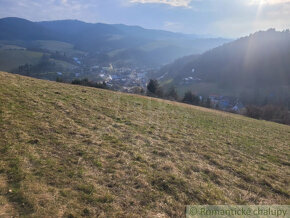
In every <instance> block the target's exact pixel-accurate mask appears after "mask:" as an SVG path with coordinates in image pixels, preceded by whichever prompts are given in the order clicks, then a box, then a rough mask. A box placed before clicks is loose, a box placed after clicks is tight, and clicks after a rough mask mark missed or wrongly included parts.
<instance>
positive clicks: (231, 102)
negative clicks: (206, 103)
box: [209, 95, 245, 113]
mask: <svg viewBox="0 0 290 218" xmlns="http://www.w3.org/2000/svg"><path fill="white" fill-rule="evenodd" d="M209 99H210V102H211V105H212V107H214V108H218V109H220V110H225V111H235V112H237V113H240V112H241V110H242V109H244V108H245V106H244V105H243V103H242V102H241V101H240V100H239V99H238V98H235V97H231V96H223V95H210V96H209Z"/></svg>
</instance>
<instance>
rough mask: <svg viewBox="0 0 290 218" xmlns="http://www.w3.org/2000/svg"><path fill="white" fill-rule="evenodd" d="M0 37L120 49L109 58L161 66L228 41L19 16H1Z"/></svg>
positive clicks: (27, 43) (94, 50)
mask: <svg viewBox="0 0 290 218" xmlns="http://www.w3.org/2000/svg"><path fill="white" fill-rule="evenodd" d="M0 40H9V43H10V44H11V43H12V44H16V45H22V46H26V47H31V46H32V47H33V46H34V47H35V45H36V44H35V43H34V44H31V43H32V42H33V41H34V40H53V41H59V42H66V43H70V44H73V45H74V48H75V49H77V50H82V51H85V52H90V53H93V54H95V55H99V54H100V53H101V54H104V55H106V54H107V53H108V52H112V51H116V50H119V49H123V52H124V54H127V55H123V54H120V55H117V56H115V57H112V59H111V60H110V61H111V62H114V61H116V60H117V61H116V62H120V61H121V62H124V63H129V64H131V65H137V66H140V65H141V66H143V65H150V66H151V65H154V66H161V65H162V64H166V63H169V62H170V61H173V60H174V59H176V58H178V57H182V56H184V55H189V54H192V53H195V54H196V53H202V52H205V51H206V50H208V49H211V48H214V47H216V46H219V45H221V44H223V43H225V42H228V41H229V40H227V39H222V38H212V39H206V38H200V37H198V36H195V35H186V34H180V33H172V32H168V31H161V30H149V29H144V28H141V27H138V26H126V25H121V24H118V25H109V24H102V23H96V24H91V23H85V22H82V21H77V20H60V21H46V22H31V21H28V20H24V19H20V18H3V19H0ZM152 45H154V46H152ZM160 51H162V55H156V57H155V58H154V59H153V58H152V54H154V53H158V54H159V53H160ZM140 60H141V61H140ZM143 62H144V63H143ZM0 67H1V66H0ZM0 69H1V68H0Z"/></svg>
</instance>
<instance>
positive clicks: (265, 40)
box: [159, 29, 290, 101]
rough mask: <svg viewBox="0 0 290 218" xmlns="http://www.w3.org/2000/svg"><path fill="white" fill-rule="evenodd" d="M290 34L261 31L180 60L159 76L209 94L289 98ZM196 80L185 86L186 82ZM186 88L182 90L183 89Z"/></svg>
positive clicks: (175, 83) (257, 97) (178, 84)
mask: <svg viewBox="0 0 290 218" xmlns="http://www.w3.org/2000/svg"><path fill="white" fill-rule="evenodd" d="M289 60H290V33H289V31H283V32H278V31H275V30H274V29H270V30H268V31H261V32H257V33H254V34H251V35H250V36H247V37H244V38H241V39H238V40H236V41H233V42H230V43H227V44H225V45H223V46H220V47H218V48H215V49H212V50H210V51H208V52H205V53H204V54H202V55H199V56H191V57H186V58H183V59H180V60H179V61H176V62H175V63H172V64H170V65H167V66H165V67H164V68H163V69H161V71H160V72H159V75H164V74H165V76H164V78H163V81H168V83H170V84H174V85H176V86H179V87H181V88H182V89H186V88H188V89H193V90H195V91H196V92H200V91H201V92H207V94H210V93H212V94H214V93H215V94H231V95H236V96H240V97H243V96H248V97H249V96H251V98H252V100H258V101H260V100H264V98H265V97H267V96H268V97H270V96H272V97H273V98H279V99H280V100H282V99H285V98H286V99H287V98H289V97H290V89H289V87H290V61H289ZM189 77H191V78H193V80H191V82H190V80H188V81H187V82H186V84H184V79H185V78H189ZM182 86H183V87H182Z"/></svg>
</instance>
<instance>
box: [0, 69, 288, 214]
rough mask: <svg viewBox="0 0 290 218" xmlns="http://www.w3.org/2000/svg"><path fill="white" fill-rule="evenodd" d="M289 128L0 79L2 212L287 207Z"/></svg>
mask: <svg viewBox="0 0 290 218" xmlns="http://www.w3.org/2000/svg"><path fill="white" fill-rule="evenodd" d="M289 141H290V127H289V126H285V125H280V124H276V123H271V122H266V121H258V120H253V119H249V118H246V117H242V116H238V115H233V114H228V113H223V112H218V111H213V110H209V109H202V108H199V107H193V106H188V105H184V104H180V103H173V102H168V101H163V100H157V99H151V98H147V97H141V96H134V95H127V94H122V93H116V92H111V91H105V90H98V89H94V88H86V87H81V86H73V85H66V84H60V83H55V82H49V81H42V80H37V79H32V78H28V77H22V76H18V75H12V74H8V73H3V72H0V214H1V216H4V217H8V216H14V217H17V216H19V215H21V216H23V217H61V216H64V217H81V216H89V217H96V216H102V217H140V216H142V217H181V216H182V215H184V214H183V213H184V208H185V205H188V204H250V205H252V204H266V205H271V204H282V205H283V204H284V205H287V204H289V203H290V202H289V197H290V196H289V195H290V193H289V173H290V171H289V164H290V162H289V155H290V151H289Z"/></svg>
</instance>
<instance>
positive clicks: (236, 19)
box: [0, 0, 290, 37]
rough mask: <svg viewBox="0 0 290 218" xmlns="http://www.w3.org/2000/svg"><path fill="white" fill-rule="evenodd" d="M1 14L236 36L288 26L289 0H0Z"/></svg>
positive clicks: (289, 24) (289, 22)
mask: <svg viewBox="0 0 290 218" xmlns="http://www.w3.org/2000/svg"><path fill="white" fill-rule="evenodd" d="M0 17H21V18H26V19H29V20H33V21H42V20H59V19H78V20H82V21H86V22H92V23H96V22H103V23H123V24H128V25H139V26H143V27H145V28H152V29H163V30H170V31H175V32H183V33H194V34H208V35H215V36H223V37H239V36H244V35H247V34H249V33H252V32H255V31H257V30H265V29H268V28H276V29H278V30H282V29H289V28H290V0H0Z"/></svg>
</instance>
